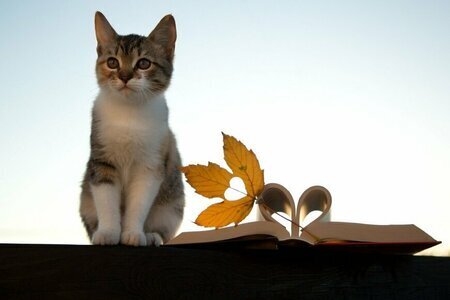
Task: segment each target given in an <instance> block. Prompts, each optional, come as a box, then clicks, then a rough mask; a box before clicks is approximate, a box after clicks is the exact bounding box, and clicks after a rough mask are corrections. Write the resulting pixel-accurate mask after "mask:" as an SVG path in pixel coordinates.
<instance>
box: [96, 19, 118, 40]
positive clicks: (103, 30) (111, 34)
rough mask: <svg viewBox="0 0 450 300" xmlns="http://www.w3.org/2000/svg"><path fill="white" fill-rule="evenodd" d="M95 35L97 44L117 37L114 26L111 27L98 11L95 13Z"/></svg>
mask: <svg viewBox="0 0 450 300" xmlns="http://www.w3.org/2000/svg"><path fill="white" fill-rule="evenodd" d="M95 35H96V36H97V43H98V45H108V44H110V43H113V42H114V41H115V39H116V37H117V33H116V31H115V30H114V28H112V26H111V24H109V22H108V20H107V19H106V18H105V16H104V15H103V14H102V13H101V12H99V11H98V12H96V13H95Z"/></svg>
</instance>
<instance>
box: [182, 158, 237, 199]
mask: <svg viewBox="0 0 450 300" xmlns="http://www.w3.org/2000/svg"><path fill="white" fill-rule="evenodd" d="M181 172H183V173H184V175H185V176H186V179H187V182H188V183H189V184H190V185H191V186H192V187H193V188H194V189H195V192H196V193H198V194H200V195H202V196H204V197H207V198H214V197H220V198H222V199H225V191H226V190H227V189H228V188H229V187H230V180H231V178H233V174H231V173H230V172H228V171H227V170H226V169H224V168H222V167H220V166H219V165H217V164H215V163H211V162H210V163H208V165H207V166H203V165H189V166H187V167H182V168H181Z"/></svg>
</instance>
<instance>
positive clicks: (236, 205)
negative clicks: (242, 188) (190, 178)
mask: <svg viewBox="0 0 450 300" xmlns="http://www.w3.org/2000/svg"><path fill="white" fill-rule="evenodd" d="M253 203H254V200H253V198H251V197H249V196H246V197H244V198H242V199H240V200H236V201H228V200H224V201H223V202H221V203H216V204H213V205H210V206H209V207H208V208H207V209H205V210H204V211H202V212H201V213H200V215H199V216H198V217H197V220H195V223H196V224H197V225H201V226H205V227H217V228H218V227H223V226H226V225H228V224H231V223H235V224H236V225H237V224H239V223H240V222H241V221H242V220H244V219H245V217H246V216H247V215H248V214H249V213H250V211H251V210H252V208H253Z"/></svg>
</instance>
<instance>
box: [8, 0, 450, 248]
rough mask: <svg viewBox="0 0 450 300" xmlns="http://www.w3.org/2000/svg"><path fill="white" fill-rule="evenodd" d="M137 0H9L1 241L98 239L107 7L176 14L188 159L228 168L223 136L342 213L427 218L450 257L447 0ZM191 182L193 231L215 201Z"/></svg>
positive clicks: (117, 11) (126, 23)
mask: <svg viewBox="0 0 450 300" xmlns="http://www.w3.org/2000/svg"><path fill="white" fill-rule="evenodd" d="M130 2H131V3H129V4H128V3H127V4H125V3H124V2H123V1H116V2H115V1H15V2H12V1H8V2H7V1H2V2H0V36H1V37H2V40H1V43H0V57H1V58H2V64H1V70H2V71H1V72H0V82H1V88H0V101H1V102H0V103H1V106H0V141H1V143H2V147H1V148H0V165H1V167H0V208H1V209H0V242H40V243H87V239H86V237H85V233H84V231H83V228H82V225H81V222H80V220H79V217H78V195H79V182H80V180H81V177H82V174H83V172H84V166H85V163H86V160H87V158H88V155H89V128H90V109H91V106H92V101H93V100H94V98H95V96H96V93H97V86H96V81H95V73H94V62H95V58H96V53H95V47H96V41H95V35H94V28H93V18H94V13H95V11H96V10H100V11H102V12H103V13H104V14H105V15H106V17H107V18H108V19H109V21H110V22H111V24H112V25H113V26H114V28H115V29H116V31H117V32H119V33H122V34H127V33H138V34H143V35H146V34H148V33H149V32H150V31H151V30H152V29H153V27H154V26H155V25H156V23H157V22H158V21H159V20H160V18H162V17H163V16H164V15H165V14H168V13H172V14H173V15H174V16H175V19H176V22H177V28H178V40H177V48H176V59H175V73H174V78H173V82H172V86H171V87H170V89H169V91H168V93H167V98H168V104H169V107H170V112H171V113H170V123H171V126H172V128H173V130H174V131H175V133H176V135H177V137H178V140H179V147H180V151H181V153H182V156H183V160H184V163H185V164H190V163H207V161H214V162H218V163H221V164H224V163H223V160H222V140H221V139H222V136H221V131H224V132H225V133H228V134H231V135H233V136H235V137H237V138H238V139H241V140H242V141H243V142H244V143H245V144H246V145H248V146H249V147H250V148H252V149H253V150H254V151H255V153H256V154H257V156H258V158H259V160H260V163H261V165H262V167H263V168H264V169H265V174H266V181H267V182H278V183H281V184H283V185H285V186H286V187H287V188H288V189H289V190H290V191H291V192H292V194H293V196H294V198H295V199H297V198H298V197H299V196H300V194H301V192H302V191H303V190H304V189H306V188H307V187H308V186H310V185H313V184H321V185H324V186H326V187H327V188H328V189H329V190H330V192H331V193H332V195H333V200H334V203H333V209H332V211H333V217H332V218H333V219H334V220H339V221H354V222H368V223H379V224H389V223H415V224H417V225H418V226H420V227H421V228H423V229H424V230H425V231H427V232H428V233H430V234H431V235H432V236H433V237H435V238H436V239H439V240H443V241H444V244H443V245H442V246H441V247H438V248H436V249H434V253H437V254H448V253H449V252H450V236H449V235H448V232H450V222H449V221H448V212H449V211H450V155H449V153H450V84H449V83H450V37H449V34H448V29H449V28H450V2H448V1H371V2H369V1H309V2H306V1H227V2H225V1H224V2H217V1H171V2H170V4H168V3H167V2H166V1H130ZM186 191H187V209H186V220H185V223H184V224H183V227H182V230H194V229H196V228H195V225H193V224H192V223H191V221H193V220H194V219H195V217H196V215H197V214H198V213H199V212H200V211H201V210H202V209H204V208H205V207H206V206H207V205H208V204H209V203H210V201H208V200H204V199H202V198H201V197H200V196H196V195H195V194H194V193H193V192H192V189H191V188H190V187H189V186H188V185H186Z"/></svg>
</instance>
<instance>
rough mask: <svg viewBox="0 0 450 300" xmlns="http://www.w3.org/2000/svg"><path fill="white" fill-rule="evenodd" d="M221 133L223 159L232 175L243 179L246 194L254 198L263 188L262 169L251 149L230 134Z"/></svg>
mask: <svg viewBox="0 0 450 300" xmlns="http://www.w3.org/2000/svg"><path fill="white" fill-rule="evenodd" d="M222 135H223V151H224V155H225V161H226V162H227V164H228V166H229V167H230V169H231V171H233V175H234V176H237V177H240V178H241V179H242V181H244V185H245V189H246V190H247V194H248V196H250V197H252V198H256V197H257V196H259V194H261V192H262V190H263V188H264V171H263V170H261V167H260V166H259V161H258V159H257V158H256V155H255V153H253V151H252V150H248V149H247V147H245V145H244V144H243V143H242V142H241V141H238V140H237V139H235V138H234V137H232V136H229V135H226V134H224V133H222Z"/></svg>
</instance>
